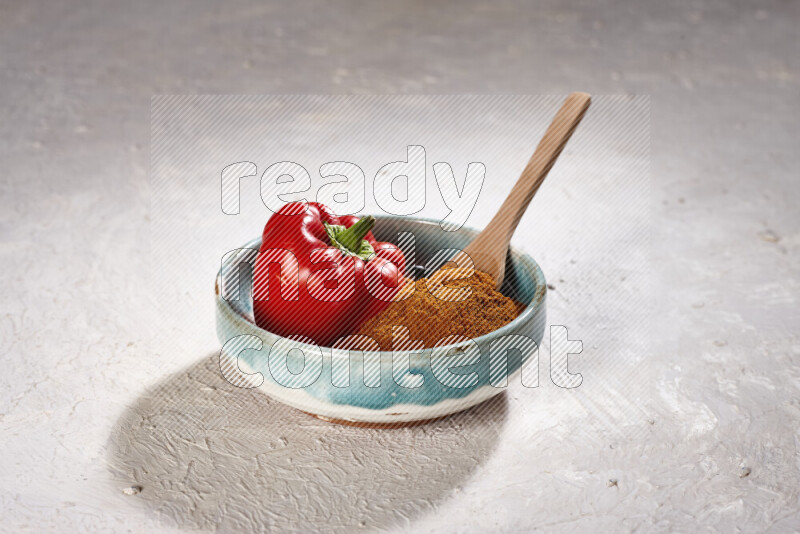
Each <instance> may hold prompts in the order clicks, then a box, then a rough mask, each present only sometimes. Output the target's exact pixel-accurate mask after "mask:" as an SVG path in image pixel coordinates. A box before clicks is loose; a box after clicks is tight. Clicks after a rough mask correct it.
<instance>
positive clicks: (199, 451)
mask: <svg viewBox="0 0 800 534" xmlns="http://www.w3.org/2000/svg"><path fill="white" fill-rule="evenodd" d="M799 22H800V4H798V3H796V2H784V1H766V2H759V3H757V4H755V3H754V4H745V3H743V2H721V1H719V2H691V3H690V2H686V3H678V4H673V5H667V3H665V2H652V3H641V2H639V3H625V2H619V1H603V2H591V3H590V2H586V3H573V2H555V1H552V2H541V3H536V4H535V5H534V4H533V3H522V2H503V1H501V2H486V3H479V2H464V3H459V4H453V5H451V4H449V3H444V2H434V3H428V4H423V3H422V2H397V3H393V4H388V3H387V4H382V3H381V4H377V3H375V4H367V3H363V2H336V3H322V2H319V3H316V2H314V3H311V2H294V3H292V4H289V3H280V4H279V3H266V4H253V5H250V4H247V3H242V2H226V3H225V4H219V5H212V3H210V2H205V1H202V2H171V3H169V4H168V5H161V3H157V2H149V1H144V2H128V3H121V2H120V3H117V4H116V5H111V3H108V2H81V3H79V2H71V1H70V2H62V3H44V2H24V3H23V2H2V3H1V4H0V95H1V96H2V98H0V110H2V114H1V115H0V116H2V119H3V120H2V121H0V162H2V164H3V170H4V173H5V175H4V178H3V180H2V182H0V183H2V192H3V194H2V210H0V258H1V260H2V268H3V280H4V281H5V284H6V294H5V296H4V298H3V304H2V310H1V311H2V316H1V317H0V341H1V342H2V347H3V351H2V357H3V363H4V372H3V373H0V387H2V395H1V396H0V451H2V452H1V453H0V518H1V519H2V522H0V530H3V531H8V532H76V531H107V532H183V531H186V530H191V529H201V530H204V531H215V530H216V531H221V532H234V531H259V530H267V529H271V530H275V531H296V532H308V531H356V532H373V531H388V532H406V531H407V532H520V531H533V530H541V531H548V532H550V531H555V532H572V531H575V530H578V529H581V530H589V531H592V530H595V531H600V530H603V531H626V532H627V531H663V532H666V531H692V532H731V531H742V532H760V531H766V530H771V531H774V532H794V531H798V530H800V430H798V427H800V424H798V423H799V422H800V340H798V337H797V331H798V305H797V297H798V285H799V283H798V269H797V267H796V266H797V263H798V253H799V252H800V233H798V219H800V215H798V211H797V208H796V206H797V204H798V201H800V188H798V186H797V170H796V169H797V168H798V163H799V162H798V151H797V146H798V140H799V139H800V136H799V135H798V133H799V132H798V130H799V129H800V125H799V123H798V121H797V106H798V103H800V102H799V100H800V98H799V95H800V65H798V62H799V61H800V60H798V58H800V39H799V36H798V27H800V26H799V25H798V23H799ZM571 90H585V91H588V92H591V93H594V94H620V93H636V94H649V95H650V96H651V100H650V103H651V110H652V121H651V134H652V144H651V177H652V181H651V183H652V188H651V195H652V198H651V203H650V221H651V228H650V239H651V243H652V250H651V252H652V254H651V259H650V265H651V267H652V287H653V295H654V310H653V324H652V326H651V328H650V330H649V336H650V337H651V342H650V352H649V353H648V354H647V355H646V358H645V359H644V360H643V361H642V362H641V369H639V372H637V373H635V374H634V375H633V376H634V378H636V379H637V380H639V381H640V382H642V381H643V383H644V385H642V384H641V383H640V384H638V385H637V387H631V388H629V389H626V388H623V387H610V386H609V387H606V388H603V387H599V386H598V385H597V382H595V386H594V387H584V386H581V388H578V389H577V390H574V391H570V392H565V391H562V390H558V389H556V388H554V387H544V385H543V386H542V387H540V388H538V389H534V390H529V389H524V388H510V389H509V391H508V393H507V394H505V395H503V396H500V397H499V398H498V399H497V401H496V402H493V403H491V404H488V405H484V406H481V407H479V408H478V409H477V410H476V411H473V412H467V413H465V414H461V415H458V416H456V417H453V418H451V419H447V420H444V421H441V422H438V423H435V424H432V425H429V426H423V427H418V428H411V429H401V430H392V431H376V430H368V431H364V430H359V429H352V428H346V427H339V426H334V425H329V424H327V423H323V422H320V421H316V420H314V419H311V418H308V417H306V416H304V415H303V414H300V413H297V412H295V411H292V410H290V409H288V408H285V407H282V406H280V405H278V404H276V403H274V402H272V401H270V400H269V399H267V398H265V397H263V396H261V395H260V394H258V393H256V392H244V393H243V392H242V391H240V390H234V389H233V388H232V387H230V386H228V385H227V384H226V383H224V382H223V381H222V379H221V377H220V375H219V373H218V370H217V369H216V367H215V365H216V363H215V361H214V357H215V352H216V351H217V350H218V343H217V340H216V337H215V334H214V326H213V303H212V300H211V292H210V289H211V288H210V287H209V288H208V289H209V292H208V294H207V296H206V294H200V293H198V294H187V295H185V296H184V298H183V300H182V301H181V302H182V304H183V305H184V306H188V307H191V308H192V309H193V310H195V315H194V317H193V323H194V327H193V328H194V329H193V330H192V334H193V335H191V336H183V337H182V338H181V341H180V350H170V351H169V352H168V353H164V352H163V351H159V350H158V348H157V347H153V346H152V343H151V340H152V339H153V332H152V330H151V328H152V323H151V321H150V319H151V317H152V310H153V309H154V307H155V306H156V305H157V302H156V300H157V299H156V298H155V297H154V296H153V295H152V294H151V292H150V291H148V288H149V287H150V278H149V276H148V270H149V269H150V268H151V265H150V260H149V253H150V244H151V243H150V236H151V234H150V223H151V213H150V207H149V203H150V196H151V188H150V184H149V180H148V168H149V154H148V152H149V133H150V113H149V112H150V98H151V95H153V94H157V93H311V92H313V93H351V92H356V93H388V92H407V93H415V92H416V93H463V92H466V93H536V94H538V93H541V94H564V93H566V92H569V91H571ZM557 170H558V168H556V169H554V172H556V171H557ZM510 186H511V179H509V181H508V184H507V186H506V187H505V189H503V188H501V187H499V186H498V187H497V188H496V190H493V191H492V194H491V195H488V196H487V197H486V198H485V199H484V200H482V202H483V204H482V207H481V210H482V211H479V212H476V215H475V219H474V220H473V219H471V220H470V224H472V225H474V226H480V225H481V224H482V223H485V221H486V220H488V217H489V216H490V215H491V209H492V206H494V205H496V204H494V202H499V200H500V199H502V197H503V196H504V195H505V192H506V191H507V190H508V189H509V188H510ZM571 187H572V186H567V185H565V186H564V187H563V188H562V189H553V191H559V193H558V194H557V195H556V197H557V198H561V197H564V198H566V197H569V196H572V197H579V196H580V194H581V190H579V189H576V188H571ZM544 192H545V191H544V190H543V193H544ZM537 200H538V199H537ZM239 237H241V238H242V239H238V238H239ZM250 237H253V236H252V232H251V233H250V234H248V235H242V236H237V240H236V243H239V242H240V241H242V242H243V241H244V240H246V239H248V238H250ZM534 244H535V242H534V241H531V242H530V243H528V242H525V241H524V240H523V242H522V243H521V245H523V246H529V247H530V246H533V245H534ZM234 246H235V245H234ZM573 259H575V258H573ZM598 259H599V256H598V257H594V256H591V255H590V256H588V257H586V256H580V257H579V258H578V263H577V264H575V266H574V267H573V268H574V269H576V270H575V271H569V270H568V269H569V268H570V267H569V265H571V264H570V262H569V258H567V257H564V258H560V259H559V258H556V257H552V256H551V257H549V258H547V257H546V258H545V259H544V260H542V262H543V267H544V270H545V273H546V274H548V276H550V277H551V278H550V281H551V282H552V283H553V284H554V285H555V286H556V289H555V291H552V292H551V295H550V297H549V305H550V314H549V316H550V317H551V319H550V322H551V323H554V324H559V322H560V321H564V322H565V324H570V323H569V321H570V318H571V317H574V314H575V313H579V314H581V317H586V316H591V315H592V313H593V311H594V310H592V309H590V308H586V307H583V308H581V310H580V311H576V310H575V306H576V304H575V303H576V302H577V303H581V302H583V303H585V302H586V300H585V299H586V295H587V293H588V292H589V291H592V290H593V291H598V292H600V291H602V289H601V288H597V287H586V286H585V285H584V284H583V283H582V282H581V278H580V276H579V274H578V273H579V272H580V271H579V268H580V267H579V266H580V265H582V264H587V265H591V264H592V262H593V261H595V262H596V261H598ZM545 263H547V264H545ZM198 271H199V272H198V273H196V274H195V273H194V272H192V273H191V274H190V276H191V277H195V276H196V277H197V278H196V279H194V278H193V279H192V280H189V281H188V282H187V284H188V285H189V286H191V285H194V284H197V285H198V286H202V285H204V284H206V283H208V284H210V280H212V279H213V271H211V272H208V270H207V269H205V267H204V268H203V269H198ZM551 273H553V274H551ZM555 273H557V274H555ZM206 279H207V280H208V282H206ZM562 279H563V282H562V281H561V280H562ZM600 296H602V295H600ZM606 296H607V295H606ZM598 298H600V297H598ZM615 313H617V314H628V316H629V317H630V319H631V320H639V318H640V317H641V316H642V311H641V310H638V309H629V308H626V307H625V306H620V307H618V308H615ZM617 318H618V317H617ZM195 333H196V335H195ZM176 334H181V333H180V332H177V333H176ZM177 337H180V336H177ZM578 337H580V336H578ZM624 341H625V340H624V339H622V340H617V341H616V342H617V343H618V345H619V346H624ZM584 344H585V347H584V354H583V355H582V356H581V357H579V358H589V359H594V361H597V359H599V358H602V357H603V354H598V353H597V351H595V352H592V344H591V342H590V341H589V340H587V341H585V343H584ZM587 361H589V360H587ZM545 376H546V375H545ZM589 376H590V375H588V374H587V379H588V377H589ZM584 385H585V386H590V385H591V384H584ZM600 386H602V383H601V384H600ZM139 487H140V488H139Z"/></svg>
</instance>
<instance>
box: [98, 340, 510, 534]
mask: <svg viewBox="0 0 800 534" xmlns="http://www.w3.org/2000/svg"><path fill="white" fill-rule="evenodd" d="M507 404H508V401H507V399H506V395H505V394H502V395H498V396H497V397H495V398H494V399H491V400H489V401H487V402H485V403H483V404H481V405H479V406H476V407H474V408H472V409H470V410H467V411H465V412H462V413H460V414H456V415H453V416H451V417H448V418H446V419H443V420H440V421H434V422H432V423H428V424H426V425H422V426H418V427H410V428H398V429H391V430H375V429H362V428H354V427H348V426H341V425H335V424H331V423H326V422H323V421H320V420H318V419H315V418H313V417H311V416H308V415H306V414H304V413H302V412H299V411H297V410H295V409H293V408H290V407H287V406H284V405H282V404H280V403H278V402H276V401H274V400H272V399H270V398H269V397H267V396H266V395H264V394H263V393H260V392H259V391H257V390H244V389H238V388H236V387H234V386H232V385H230V384H228V383H227V382H226V381H225V380H224V379H223V378H222V376H221V374H220V371H219V365H218V355H216V354H215V355H212V356H211V357H208V358H205V359H203V361H201V362H199V363H197V364H196V365H193V366H192V367H190V368H188V369H187V370H185V371H183V372H181V373H178V374H176V375H174V376H172V377H170V378H168V379H167V380H165V381H164V382H162V383H161V384H159V385H158V386H156V387H155V388H153V389H152V390H151V391H148V392H147V393H146V394H144V395H142V396H141V397H140V398H139V399H137V401H136V402H135V403H134V405H133V406H131V407H130V408H129V409H128V410H127V411H126V412H125V414H123V416H122V417H121V418H120V419H119V421H118V422H117V424H116V426H115V428H114V431H113V433H112V435H111V438H110V442H109V448H108V451H109V452H108V455H109V456H108V459H109V465H110V468H111V470H112V472H113V474H114V478H115V480H117V481H118V482H119V484H120V488H122V487H126V486H131V485H139V486H141V487H142V488H143V490H142V492H141V493H140V494H138V495H137V496H136V497H135V498H138V499H141V500H143V501H144V503H145V505H146V506H147V507H148V508H150V509H152V510H154V511H155V512H156V513H157V514H158V515H159V516H160V517H161V518H162V519H164V520H165V521H167V522H169V523H172V524H175V525H178V526H181V527H185V528H189V529H203V530H211V531H220V532H242V531H261V530H278V531H284V530H285V531H300V532H307V531H318V530H325V531H333V532H344V531H349V530H352V529H353V528H354V527H359V526H360V527H368V528H370V527H371V528H380V527H386V526H389V525H391V524H394V523H399V522H403V521H406V520H409V519H411V518H413V517H415V516H417V515H419V514H420V513H423V512H425V511H426V510H430V509H432V508H433V506H434V505H435V504H436V503H437V502H439V501H441V500H442V499H444V498H446V497H447V496H448V495H450V494H451V493H452V491H453V489H454V488H457V487H458V486H459V485H461V484H463V483H464V482H465V481H466V480H467V479H468V478H469V477H470V476H471V474H472V473H473V472H474V471H475V469H476V468H477V467H478V466H480V465H481V464H482V463H483V462H484V461H485V460H486V458H487V457H488V456H489V454H490V453H491V451H492V450H493V449H494V447H495V444H496V441H497V438H498V436H499V434H500V433H501V431H502V427H503V425H504V423H505V420H506V417H507V412H508V406H507Z"/></svg>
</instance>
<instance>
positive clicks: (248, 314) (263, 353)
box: [216, 216, 547, 426]
mask: <svg viewBox="0 0 800 534" xmlns="http://www.w3.org/2000/svg"><path fill="white" fill-rule="evenodd" d="M376 218H377V219H378V220H377V223H376V225H375V230H374V234H375V237H376V238H377V239H378V240H379V241H390V242H400V241H398V234H399V233H401V232H407V233H411V234H413V236H414V243H415V246H414V253H413V254H409V253H407V254H406V257H407V260H408V261H409V263H410V264H414V265H426V264H427V263H428V262H429V261H430V260H431V258H433V257H434V255H435V254H436V253H437V252H438V251H440V250H442V249H453V253H455V250H460V249H463V248H465V247H466V245H467V244H469V243H470V242H471V241H472V240H473V239H474V238H475V236H476V235H477V234H478V232H477V231H476V230H472V229H468V228H462V229H460V230H458V231H455V232H446V231H444V230H442V229H441V227H440V226H439V222H438V221H433V220H425V219H412V218H408V217H383V216H377V217H376ZM407 241H408V236H404V238H403V242H404V243H405V242H407ZM260 245H261V240H260V239H255V240H253V241H250V242H249V243H247V244H246V245H244V246H243V247H242V248H241V249H238V251H236V252H233V253H230V254H228V255H226V257H225V259H224V260H223V262H222V268H221V269H220V272H219V273H218V275H217V283H216V311H217V335H218V337H219V340H220V342H221V343H222V345H223V348H222V351H221V353H220V368H221V370H222V373H223V375H225V378H226V379H227V380H228V381H229V382H231V383H232V384H234V385H237V386H239V387H246V388H250V387H258V388H259V389H261V390H262V391H263V392H264V393H266V394H267V395H269V396H271V397H273V398H275V399H277V400H278V401H280V402H283V403H285V404H288V405H290V406H293V407H295V408H298V409H300V410H303V411H305V412H308V413H310V414H312V415H315V416H317V417H320V418H321V419H325V420H331V421H336V422H340V423H350V424H357V425H365V426H382V425H392V426H395V425H397V424H415V423H418V422H422V421H426V420H430V419H436V418H439V417H443V416H446V415H449V414H452V413H455V412H458V411H461V410H464V409H466V408H469V407H471V406H473V405H475V404H478V403H480V402H482V401H484V400H486V399H488V398H490V397H493V396H494V395H497V394H498V393H502V392H503V391H504V389H505V388H506V387H508V385H510V384H513V382H514V379H515V378H516V377H519V374H520V371H521V368H522V365H523V363H524V362H525V361H526V360H527V359H528V358H530V357H532V356H535V355H536V354H537V347H538V345H539V344H540V343H541V341H542V335H543V333H544V326H545V316H546V312H545V294H546V291H547V286H546V283H545V279H544V275H543V274H542V271H541V269H540V268H539V266H538V265H537V264H536V262H535V261H534V260H533V259H532V258H530V257H529V256H527V255H526V254H523V253H521V252H520V251H518V250H515V249H514V248H512V249H511V250H510V253H509V257H508V261H507V263H506V276H505V280H504V282H503V287H502V288H501V291H502V293H503V294H505V295H506V296H508V297H511V298H513V299H515V300H517V301H519V302H521V303H523V304H524V305H525V308H524V310H523V311H522V313H521V314H520V316H519V317H517V318H516V319H515V320H514V321H512V322H511V323H509V324H507V325H506V326H504V327H502V328H500V329H498V330H495V331H494V332H491V333H489V334H486V335H484V336H481V337H478V338H476V339H475V340H474V343H473V342H469V341H465V342H462V343H457V344H453V345H448V346H446V347H442V348H438V349H425V350H424V351H422V352H418V353H411V354H409V353H396V354H393V353H392V352H383V351H374V352H368V351H355V350H354V351H345V350H340V349H333V348H330V347H317V346H315V345H311V344H306V343H300V342H297V341H292V340H290V339H287V338H285V337H282V336H279V335H277V334H274V333H272V332H268V331H266V330H264V329H262V328H259V327H258V326H256V324H255V322H254V320H253V302H252V297H251V295H252V291H251V287H252V270H251V269H247V268H245V269H242V268H240V266H241V265H242V263H243V262H248V263H250V264H251V265H252V264H253V262H254V260H255V256H256V252H257V251H258V248H259V246H260ZM403 248H404V251H406V250H405V249H406V247H405V246H403ZM406 252H407V251H406ZM410 256H413V257H410ZM420 270H421V271H422V272H420V273H419V275H420V276H425V275H426V273H425V272H424V270H422V269H421V268H420ZM431 270H435V268H434V267H433V266H431ZM428 274H429V273H428ZM320 320H322V318H321V319H320ZM297 349H299V350H297ZM532 363H533V362H532Z"/></svg>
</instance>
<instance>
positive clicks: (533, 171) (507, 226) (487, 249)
mask: <svg viewBox="0 0 800 534" xmlns="http://www.w3.org/2000/svg"><path fill="white" fill-rule="evenodd" d="M591 102H592V99H591V97H590V96H589V95H588V94H586V93H572V94H570V95H569V96H568V97H567V99H566V100H565V101H564V104H563V105H562V106H561V109H559V110H558V113H557V114H556V116H555V118H554V119H553V122H552V123H551V124H550V126H549V127H548V128H547V131H546V132H545V134H544V137H542V139H541V141H539V145H538V146H537V147H536V151H535V152H534V153H533V156H531V159H530V160H529V161H528V165H527V166H526V167H525V170H524V171H522V175H521V176H520V177H519V179H518V180H517V183H516V184H515V185H514V188H513V189H511V193H509V195H508V197H507V198H506V200H505V202H503V205H502V206H501V208H500V210H499V211H498V212H497V214H496V215H495V216H494V218H493V219H492V220H491V222H490V223H489V224H488V225H487V227H486V229H484V230H483V231H482V232H481V233H480V235H479V236H478V237H477V238H476V239H475V240H474V241H473V242H472V243H470V244H469V246H467V248H466V249H464V252H466V253H467V254H470V255H472V254H473V253H475V254H478V253H480V254H482V255H485V254H489V255H491V256H497V257H500V258H502V259H503V260H504V259H505V254H506V250H507V249H508V244H509V241H510V240H511V235H512V234H513V233H514V230H515V229H516V228H517V225H518V224H519V221H520V219H521V218H522V215H523V214H524V213H525V210H526V209H527V208H528V204H530V202H531V200H532V199H533V196H534V195H535V194H536V191H538V190H539V186H541V185H542V182H543V181H544V179H545V178H546V177H547V173H548V172H549V171H550V169H551V168H552V166H553V164H554V163H555V162H556V159H558V156H559V154H561V151H562V150H563V149H564V145H566V144H567V141H569V138H570V136H572V132H574V131H575V128H576V127H577V126H578V123H580V122H581V119H582V118H583V115H584V113H586V110H587V109H589V104H591ZM504 263H505V262H504V261H502V263H501V264H504ZM491 274H494V273H491Z"/></svg>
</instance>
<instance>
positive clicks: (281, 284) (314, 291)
mask: <svg viewBox="0 0 800 534" xmlns="http://www.w3.org/2000/svg"><path fill="white" fill-rule="evenodd" d="M358 220H359V218H358V217H354V216H343V217H337V216H336V215H335V214H334V213H333V212H332V211H331V210H330V208H328V207H327V206H324V205H322V204H319V203H316V202H308V203H290V204H287V205H286V206H284V207H283V208H281V210H279V211H278V212H277V213H275V214H274V215H272V217H270V219H269V221H267V224H266V225H265V226H264V232H263V234H262V243H261V248H260V250H259V255H258V258H257V259H256V264H255V270H254V276H253V314H254V316H255V321H256V324H257V325H258V326H259V327H261V328H264V329H265V330H268V331H270V332H273V333H275V334H278V335H281V336H284V337H296V338H298V337H297V336H302V337H305V338H310V339H311V340H313V341H314V342H315V343H317V344H318V345H320V346H332V345H333V343H334V342H335V341H336V340H337V339H339V338H341V337H344V336H347V335H349V334H351V333H353V332H354V331H355V330H356V329H357V328H358V327H359V326H360V325H361V323H363V322H364V321H366V320H367V319H369V318H370V317H372V316H374V315H375V314H377V313H379V312H380V311H381V310H383V309H384V308H386V306H388V305H389V302H391V299H392V298H393V297H394V296H395V295H396V294H397V292H398V291H399V290H400V288H401V286H402V284H403V282H404V279H403V273H404V272H405V260H404V258H403V253H402V252H401V251H400V250H399V249H398V248H397V247H396V246H395V245H393V244H391V243H381V242H377V241H375V237H374V236H373V235H372V232H369V233H368V234H367V235H366V236H364V238H363V239H364V240H366V241H368V242H369V243H370V244H371V245H372V247H373V248H374V250H375V254H374V255H373V256H372V257H371V258H370V259H368V260H367V261H365V260H364V259H362V258H360V257H358V256H356V255H352V254H349V253H347V252H346V251H343V249H341V248H337V247H336V246H334V245H332V243H331V238H330V237H329V235H328V230H327V229H326V226H325V225H326V224H328V225H338V226H344V227H346V228H350V227H351V226H353V224H355V223H356V222H358ZM278 263H280V264H281V265H282V268H279V264H278ZM292 266H296V272H294V269H293V268H292ZM370 283H371V284H373V285H372V287H373V288H375V287H379V288H380V289H381V291H373V292H372V293H371V292H370V291H369V289H368V287H367V284H370ZM295 284H296V285H295ZM375 284H380V286H376V285H375ZM292 288H294V290H292ZM373 293H375V294H380V296H381V297H382V298H376V297H374V296H373ZM298 339H299V338H298Z"/></svg>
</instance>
